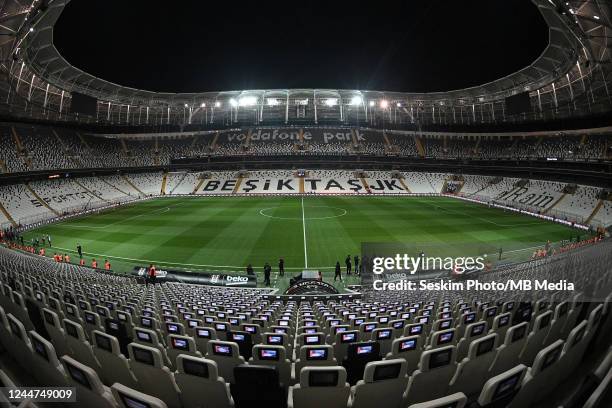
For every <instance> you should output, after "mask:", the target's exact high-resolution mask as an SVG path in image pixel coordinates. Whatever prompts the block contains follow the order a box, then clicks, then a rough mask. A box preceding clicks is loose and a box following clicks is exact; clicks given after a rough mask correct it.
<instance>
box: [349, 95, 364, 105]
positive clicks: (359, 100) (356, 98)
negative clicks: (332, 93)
mask: <svg viewBox="0 0 612 408" xmlns="http://www.w3.org/2000/svg"><path fill="white" fill-rule="evenodd" d="M362 103H363V98H362V97H361V96H359V95H355V96H353V97H352V98H351V105H353V106H359V105H361V104H362Z"/></svg>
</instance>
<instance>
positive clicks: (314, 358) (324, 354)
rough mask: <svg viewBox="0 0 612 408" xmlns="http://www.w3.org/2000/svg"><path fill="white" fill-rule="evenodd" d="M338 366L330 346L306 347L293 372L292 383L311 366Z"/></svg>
mask: <svg viewBox="0 0 612 408" xmlns="http://www.w3.org/2000/svg"><path fill="white" fill-rule="evenodd" d="M335 365H337V361H336V358H335V357H334V349H333V348H332V346H329V345H322V346H304V347H302V348H301V349H300V355H299V358H298V359H297V360H296V361H295V364H294V365H293V368H292V371H291V381H292V382H293V383H295V382H297V381H296V380H297V379H298V378H301V377H300V372H301V371H302V369H303V368H304V367H309V366H319V367H320V366H326V367H328V366H335Z"/></svg>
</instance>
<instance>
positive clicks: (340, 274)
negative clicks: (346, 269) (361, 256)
mask: <svg viewBox="0 0 612 408" xmlns="http://www.w3.org/2000/svg"><path fill="white" fill-rule="evenodd" d="M337 278H340V282H342V269H340V261H336V273H335V274H334V282H335V281H336V279H337Z"/></svg>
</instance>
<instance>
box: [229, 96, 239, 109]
mask: <svg viewBox="0 0 612 408" xmlns="http://www.w3.org/2000/svg"><path fill="white" fill-rule="evenodd" d="M229 103H230V105H232V106H233V107H234V108H235V107H236V106H238V101H237V100H235V99H234V98H232V99H230V100H229Z"/></svg>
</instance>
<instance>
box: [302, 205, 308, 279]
mask: <svg viewBox="0 0 612 408" xmlns="http://www.w3.org/2000/svg"><path fill="white" fill-rule="evenodd" d="M302 229H303V230H304V268H308V250H307V249H306V217H305V216H304V197H302Z"/></svg>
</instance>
